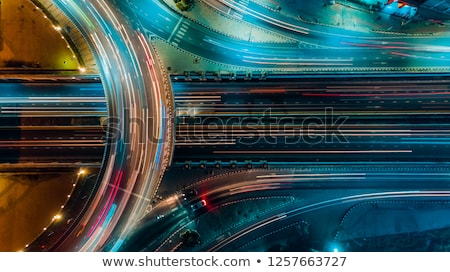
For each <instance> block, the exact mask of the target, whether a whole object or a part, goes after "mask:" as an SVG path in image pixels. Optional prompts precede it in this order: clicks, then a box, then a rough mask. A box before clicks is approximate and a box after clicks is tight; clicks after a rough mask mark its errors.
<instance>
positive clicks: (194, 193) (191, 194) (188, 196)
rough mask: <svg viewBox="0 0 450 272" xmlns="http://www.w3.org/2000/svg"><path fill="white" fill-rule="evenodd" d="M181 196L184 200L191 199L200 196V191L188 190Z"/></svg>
mask: <svg viewBox="0 0 450 272" xmlns="http://www.w3.org/2000/svg"><path fill="white" fill-rule="evenodd" d="M181 196H182V197H183V199H184V200H190V199H193V198H195V197H196V196H198V191H197V190H196V189H191V190H186V191H184V192H183V193H182V194H181Z"/></svg>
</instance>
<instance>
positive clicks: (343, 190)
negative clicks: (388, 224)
mask: <svg viewBox="0 0 450 272" xmlns="http://www.w3.org/2000/svg"><path fill="white" fill-rule="evenodd" d="M402 174H403V175H402ZM402 174H400V179H398V180H397V179H395V180H394V179H393V178H392V173H391V174H387V173H385V175H383V174H373V173H372V174H370V175H366V174H364V173H346V174H341V175H339V174H338V175H333V174H309V173H304V174H298V175H292V174H291V175H290V174H289V173H288V174H281V175H279V176H277V175H273V174H269V175H268V174H267V172H266V173H265V174H264V175H261V176H256V178H255V177H247V178H250V179H249V180H248V179H247V180H245V181H243V179H245V177H242V178H237V177H236V176H233V175H229V176H228V179H227V178H225V177H221V178H220V179H222V182H220V184H221V186H220V187H215V188H214V187H210V188H208V187H206V186H207V185H202V187H203V191H204V192H206V193H204V194H202V199H206V202H207V207H205V209H203V210H202V211H199V213H198V214H196V216H199V215H200V214H203V213H205V212H208V210H215V211H216V210H217V209H220V207H223V206H229V205H232V204H235V203H242V202H243V201H245V199H248V198H251V199H254V198H259V197H266V196H271V197H272V196H278V195H279V196H288V195H296V194H297V193H298V197H299V198H300V199H303V200H302V201H301V205H302V206H307V205H315V204H316V203H320V202H323V201H327V198H329V197H332V198H333V197H336V196H338V195H340V197H344V196H349V195H350V196H351V195H352V194H355V193H356V192H359V193H360V194H364V193H374V192H380V190H381V191H382V192H387V195H389V192H390V191H393V192H394V191H396V190H401V189H407V190H414V189H416V188H418V189H419V190H440V189H442V188H444V189H447V188H448V184H447V182H446V179H447V178H448V174H446V173H441V174H436V175H435V174H424V175H420V176H418V175H414V174H410V173H402ZM240 176H242V174H241V175H240ZM286 176H288V177H286ZM254 178H255V179H254ZM216 184H217V183H216ZM416 186H417V187H416ZM360 187H361V188H360ZM354 188H358V189H354ZM384 188H387V191H385V189H384ZM329 189H333V190H332V191H333V193H332V194H331V193H324V192H328V191H329ZM336 189H340V190H336ZM305 190H308V191H307V192H305ZM337 191H339V192H340V194H339V193H336V192H337ZM314 192H318V193H317V194H314ZM305 195H308V197H305ZM304 198H306V199H304ZM339 203H340V202H339ZM300 207H301V206H300ZM284 208H286V207H284ZM288 210H290V208H288ZM268 216H270V214H265V215H264V216H260V217H259V219H258V220H261V221H263V220H265V218H266V217H268ZM244 226H245V224H244V225H242V226H241V227H244ZM149 230H150V229H149ZM178 231H180V230H178ZM235 233H236V231H233V232H232V234H231V235H234V234H235ZM169 236H171V235H169ZM169 236H167V237H169ZM202 238H203V239H204V240H208V237H202ZM166 246H169V245H167V243H166ZM202 246H211V245H205V244H202ZM161 248H165V250H167V249H168V248H166V247H161ZM203 249H205V248H203ZM200 250H201V249H200Z"/></svg>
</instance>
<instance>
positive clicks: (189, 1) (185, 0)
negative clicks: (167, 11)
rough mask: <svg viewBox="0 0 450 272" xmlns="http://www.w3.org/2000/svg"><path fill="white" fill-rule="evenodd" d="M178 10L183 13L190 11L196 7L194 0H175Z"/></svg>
mask: <svg viewBox="0 0 450 272" xmlns="http://www.w3.org/2000/svg"><path fill="white" fill-rule="evenodd" d="M173 1H174V3H175V5H176V6H177V8H178V9H179V10H181V11H188V10H190V9H191V8H192V7H193V5H194V0H173Z"/></svg>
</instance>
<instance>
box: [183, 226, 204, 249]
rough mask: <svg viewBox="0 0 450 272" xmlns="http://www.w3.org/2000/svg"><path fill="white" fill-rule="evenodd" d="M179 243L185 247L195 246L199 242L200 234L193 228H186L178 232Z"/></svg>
mask: <svg viewBox="0 0 450 272" xmlns="http://www.w3.org/2000/svg"><path fill="white" fill-rule="evenodd" d="M180 239H181V243H182V245H183V246H186V247H195V246H196V245H198V244H200V234H199V233H198V232H197V231H195V230H186V231H185V232H183V233H181V234H180Z"/></svg>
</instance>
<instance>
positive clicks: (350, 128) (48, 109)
mask: <svg viewBox="0 0 450 272" xmlns="http://www.w3.org/2000/svg"><path fill="white" fill-rule="evenodd" d="M449 80H450V79H449V78H447V77H445V76H443V77H441V78H439V79H435V78H432V79H427V78H426V77H425V78H421V77H418V78H412V79H408V78H401V77H395V78H391V79H389V80H386V79H384V80H381V79H380V78H377V77H368V78H365V79H361V78H356V77H355V78H352V79H348V78H342V79H336V78H327V77H324V78H321V79H318V78H303V79H302V78H297V79H278V78H276V77H274V78H270V79H268V80H264V81H255V80H236V81H227V80H222V81H218V82H216V81H214V80H212V81H184V80H179V79H178V80H175V79H174V82H173V83H172V85H173V91H174V96H175V103H176V116H177V118H176V123H177V126H176V148H175V153H174V154H175V158H174V162H175V163H176V164H183V163H185V162H188V161H191V162H193V163H194V164H200V162H201V161H204V162H207V163H210V164H211V163H214V162H215V161H223V162H224V163H225V164H230V163H231V161H236V162H239V163H244V162H246V161H250V162H251V161H254V162H257V163H259V162H260V161H271V162H280V161H285V162H300V161H303V162H308V161H311V160H313V161H315V162H318V161H323V162H333V161H334V162H336V161H352V160H363V161H389V160H391V161H398V160H400V161H427V160H429V161H448V156H447V153H446V152H442V150H443V149H448V148H449V141H448V140H449V135H450V134H449V133H450V124H449V123H448V122H447V120H448V115H449V112H448V110H447V109H446V108H447V107H448V103H449V101H450V97H449V89H448V83H449ZM280 81H283V83H281V84H280ZM2 86H4V90H5V91H4V92H3V93H2V102H1V105H0V107H1V116H2V118H3V120H4V122H3V126H2V128H1V129H2V130H3V131H5V133H2V136H1V138H0V140H1V141H0V148H2V149H4V150H5V152H9V153H10V154H11V155H10V156H9V157H8V158H6V157H5V158H2V159H5V160H10V161H16V160H18V159H20V161H22V162H26V161H31V160H36V158H37V159H42V160H43V161H45V160H50V159H51V158H53V159H54V160H55V159H57V160H58V158H59V160H61V161H60V162H69V161H71V160H72V161H83V162H92V161H101V159H102V156H103V149H104V144H105V140H106V135H107V134H106V132H107V130H108V129H114V131H113V133H112V134H108V135H109V136H110V138H112V137H113V136H117V135H116V134H118V133H120V131H119V127H120V125H121V124H120V123H121V122H120V121H119V122H118V123H108V121H109V120H110V119H108V118H106V117H107V116H106V115H107V109H106V103H105V100H104V99H105V98H104V96H103V95H104V94H103V88H102V86H101V83H100V82H90V83H74V82H69V83H54V82H53V83H52V82H48V83H27V84H23V83H2ZM88 95H89V96H88ZM111 120H113V119H111ZM113 121H114V120H113ZM110 140H111V139H110ZM67 149H70V150H72V151H74V152H73V155H74V156H73V157H67V156H64V154H65V152H67ZM42 150H46V152H45V153H42V152H41V151H42ZM5 154H6V153H5ZM267 154H271V155H270V156H266V155H267ZM27 158H28V159H27Z"/></svg>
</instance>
